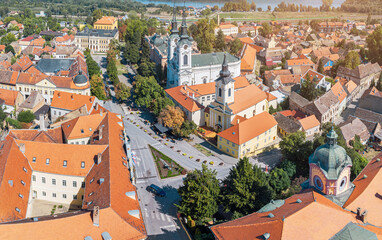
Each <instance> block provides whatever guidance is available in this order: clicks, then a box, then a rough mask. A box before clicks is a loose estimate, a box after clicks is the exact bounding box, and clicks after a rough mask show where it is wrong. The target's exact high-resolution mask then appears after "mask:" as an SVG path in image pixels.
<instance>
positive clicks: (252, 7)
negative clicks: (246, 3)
mask: <svg viewBox="0 0 382 240" xmlns="http://www.w3.org/2000/svg"><path fill="white" fill-rule="evenodd" d="M251 10H252V11H256V3H255V2H254V1H252V2H251Z"/></svg>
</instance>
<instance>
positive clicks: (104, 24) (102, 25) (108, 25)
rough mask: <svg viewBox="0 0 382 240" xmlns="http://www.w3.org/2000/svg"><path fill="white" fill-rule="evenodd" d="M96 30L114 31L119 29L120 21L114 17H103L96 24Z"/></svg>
mask: <svg viewBox="0 0 382 240" xmlns="http://www.w3.org/2000/svg"><path fill="white" fill-rule="evenodd" d="M94 28H95V29H103V30H114V29H116V28H118V20H117V18H115V17H113V16H103V17H102V18H100V19H98V20H97V21H96V22H95V23H94Z"/></svg>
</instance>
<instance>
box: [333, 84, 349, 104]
mask: <svg viewBox="0 0 382 240" xmlns="http://www.w3.org/2000/svg"><path fill="white" fill-rule="evenodd" d="M331 90H332V92H333V93H334V95H336V96H337V98H338V100H339V101H340V103H341V102H342V101H343V100H344V99H346V96H347V94H346V91H345V89H343V87H342V85H341V83H340V82H337V83H336V84H334V85H333V87H332V88H331Z"/></svg>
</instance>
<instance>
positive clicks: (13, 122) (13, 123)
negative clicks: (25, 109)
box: [6, 118, 21, 129]
mask: <svg viewBox="0 0 382 240" xmlns="http://www.w3.org/2000/svg"><path fill="white" fill-rule="evenodd" d="M6 121H7V123H8V124H9V125H11V126H12V127H14V128H17V129H21V123H20V122H19V121H17V120H15V119H12V118H7V119H6Z"/></svg>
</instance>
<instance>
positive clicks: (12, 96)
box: [0, 88, 19, 106]
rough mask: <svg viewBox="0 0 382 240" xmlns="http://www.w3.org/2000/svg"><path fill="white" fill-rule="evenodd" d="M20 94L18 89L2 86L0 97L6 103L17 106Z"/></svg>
mask: <svg viewBox="0 0 382 240" xmlns="http://www.w3.org/2000/svg"><path fill="white" fill-rule="evenodd" d="M18 94H19V92H18V91H14V90H8V89H2V88H0V99H3V100H4V101H5V105H8V106H15V105H16V99H17V95H18Z"/></svg>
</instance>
